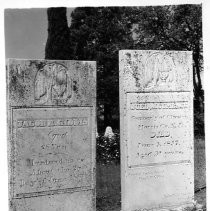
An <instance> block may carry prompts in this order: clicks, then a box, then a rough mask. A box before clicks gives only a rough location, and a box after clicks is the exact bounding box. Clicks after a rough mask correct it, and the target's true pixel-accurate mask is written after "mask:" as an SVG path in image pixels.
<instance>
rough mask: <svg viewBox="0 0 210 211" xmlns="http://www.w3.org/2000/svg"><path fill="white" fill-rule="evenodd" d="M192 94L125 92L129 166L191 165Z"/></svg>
mask: <svg viewBox="0 0 210 211" xmlns="http://www.w3.org/2000/svg"><path fill="white" fill-rule="evenodd" d="M190 102H191V93H189V92H170V93H158V95H157V94H156V93H128V94H127V108H128V117H127V118H128V166H129V167H136V166H144V165H156V164H168V163H180V162H191V160H192V154H193V153H192V149H193V146H192V144H193V142H192V134H193V133H192V131H191V130H192V126H193V125H192V122H193V121H192V115H191V114H192V107H191V103H190Z"/></svg>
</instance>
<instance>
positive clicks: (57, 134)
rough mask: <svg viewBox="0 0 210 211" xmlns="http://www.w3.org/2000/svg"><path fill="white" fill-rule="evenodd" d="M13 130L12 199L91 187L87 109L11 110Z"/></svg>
mask: <svg viewBox="0 0 210 211" xmlns="http://www.w3.org/2000/svg"><path fill="white" fill-rule="evenodd" d="M52 114H53V115H52ZM51 117H52V118H51ZM13 128H14V129H13V137H14V150H15V160H14V175H15V177H14V197H21V196H23V195H24V194H34V193H37V192H39V193H42V192H45V191H55V190H65V189H74V188H82V187H91V185H92V162H91V159H92V154H91V148H92V144H91V140H92V136H91V108H88V107H87V108H84V107H83V108H75V109H72V108H71V109H68V108H59V109H58V108H49V109H46V108H43V109H42V108H39V109H36V108H30V109H13Z"/></svg>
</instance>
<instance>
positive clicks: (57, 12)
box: [45, 7, 71, 59]
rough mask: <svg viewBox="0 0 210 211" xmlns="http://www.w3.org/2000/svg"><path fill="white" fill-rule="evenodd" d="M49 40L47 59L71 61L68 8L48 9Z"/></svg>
mask: <svg viewBox="0 0 210 211" xmlns="http://www.w3.org/2000/svg"><path fill="white" fill-rule="evenodd" d="M47 17H48V38H47V43H46V47H45V59H70V55H71V52H70V33H69V27H68V22H67V17H66V8H65V7H58V8H48V9H47Z"/></svg>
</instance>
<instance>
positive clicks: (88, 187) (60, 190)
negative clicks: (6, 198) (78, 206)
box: [13, 186, 94, 199]
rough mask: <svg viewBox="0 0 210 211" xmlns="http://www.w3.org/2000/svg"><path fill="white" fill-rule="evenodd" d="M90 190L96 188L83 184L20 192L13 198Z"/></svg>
mask: <svg viewBox="0 0 210 211" xmlns="http://www.w3.org/2000/svg"><path fill="white" fill-rule="evenodd" d="M88 190H94V189H92V188H91V186H83V187H76V188H65V189H57V190H49V191H40V192H32V193H20V194H16V196H15V197H13V199H21V198H31V197H38V196H46V195H54V194H64V193H74V192H80V191H88Z"/></svg>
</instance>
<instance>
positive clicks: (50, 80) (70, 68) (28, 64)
mask: <svg viewBox="0 0 210 211" xmlns="http://www.w3.org/2000/svg"><path fill="white" fill-rule="evenodd" d="M7 90H8V95H7V96H8V98H7V105H8V143H9V144H8V155H9V156H8V157H9V188H10V189H9V194H10V195H9V200H10V204H9V206H10V210H11V211H29V210H30V211H46V210H49V211H58V210H62V211H74V210H77V211H92V210H95V131H96V130H95V129H96V121H95V119H96V116H95V112H96V63H95V62H90V61H87V62H86V61H67V60H65V61H56V60H55V61H54V60H16V59H9V60H8V65H7Z"/></svg>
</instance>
